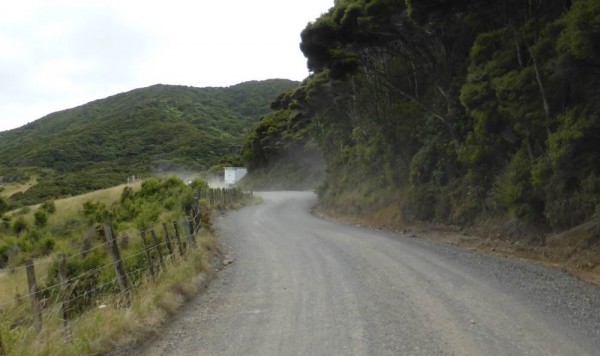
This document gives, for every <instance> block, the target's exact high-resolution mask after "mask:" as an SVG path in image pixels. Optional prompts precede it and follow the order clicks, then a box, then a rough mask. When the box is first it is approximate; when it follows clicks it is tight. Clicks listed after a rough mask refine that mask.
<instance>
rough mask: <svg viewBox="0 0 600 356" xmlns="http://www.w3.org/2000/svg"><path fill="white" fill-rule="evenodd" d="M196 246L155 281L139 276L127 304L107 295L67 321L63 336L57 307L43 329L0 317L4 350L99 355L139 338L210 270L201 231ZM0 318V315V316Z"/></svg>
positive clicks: (207, 241) (210, 242)
mask: <svg viewBox="0 0 600 356" xmlns="http://www.w3.org/2000/svg"><path fill="white" fill-rule="evenodd" d="M199 242H200V243H199V246H201V247H199V248H197V249H195V250H191V251H188V253H187V254H186V255H185V256H184V258H176V259H173V260H170V261H168V264H167V268H166V269H165V270H164V271H162V272H161V273H160V274H159V276H158V278H157V279H156V281H151V280H150V279H144V280H143V281H142V283H141V285H140V286H139V288H137V289H136V290H135V291H133V293H132V297H131V299H132V305H131V307H129V308H126V307H124V303H123V296H114V297H111V298H107V299H106V300H103V301H101V302H100V303H99V305H98V306H97V307H96V308H94V309H93V310H90V311H88V312H86V313H84V314H83V315H81V316H80V317H79V318H77V319H76V320H73V321H72V324H71V340H72V341H67V332H66V331H65V329H64V327H63V324H62V320H61V316H60V310H59V308H57V307H55V308H50V309H49V310H47V311H46V312H45V313H44V329H43V331H42V333H41V334H40V335H36V333H35V331H34V330H33V327H30V326H29V327H16V328H13V329H12V330H10V331H9V329H10V328H9V327H8V326H7V325H6V324H5V323H2V322H0V334H1V335H2V337H3V339H4V344H5V346H6V348H7V350H8V354H9V355H13V354H14V355H80V354H101V353H106V352H108V351H110V350H114V349H115V348H119V347H122V346H127V345H132V344H135V343H139V342H141V341H142V340H143V339H144V338H147V336H148V335H151V334H154V333H156V330H157V328H158V327H160V325H161V324H162V323H164V322H165V320H167V318H168V316H169V315H172V314H174V313H176V312H177V310H178V309H179V308H180V307H181V306H182V305H183V304H184V302H185V300H187V299H189V298H190V297H192V296H193V295H195V294H196V293H197V292H198V289H199V287H200V286H201V284H202V282H203V281H204V280H206V279H207V278H208V277H209V276H210V274H211V269H210V268H209V253H208V252H207V251H206V250H205V249H204V248H203V247H202V246H214V244H215V242H214V237H213V236H212V235H211V234H210V233H208V232H204V233H203V234H202V236H200V237H199ZM2 319H3V318H0V321H2Z"/></svg>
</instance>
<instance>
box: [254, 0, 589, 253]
mask: <svg viewBox="0 0 600 356" xmlns="http://www.w3.org/2000/svg"><path fill="white" fill-rule="evenodd" d="M301 37H302V43H301V49H302V51H303V53H304V55H305V56H306V57H307V59H308V66H309V69H310V70H311V71H312V72H313V75H311V76H310V77H309V78H307V79H306V80H305V81H304V82H303V83H302V85H301V86H299V87H298V88H296V89H295V90H291V91H287V92H286V93H285V94H284V95H283V97H282V99H281V100H282V102H285V103H286V106H285V107H281V108H275V109H276V111H275V112H274V113H273V114H270V116H268V118H267V119H265V120H263V121H261V122H260V123H259V124H257V125H256V126H255V127H254V129H253V131H252V132H251V133H250V134H249V135H248V140H247V143H246V146H245V150H244V157H245V158H246V160H247V161H248V162H249V165H250V167H251V168H254V169H257V170H261V169H265V168H266V167H269V166H271V165H273V164H274V162H277V160H278V158H279V157H280V156H281V155H282V152H285V150H286V149H287V147H290V146H292V145H296V146H297V145H303V144H307V143H310V141H315V142H317V144H318V146H319V148H320V150H321V152H322V153H323V155H324V157H325V160H326V163H327V178H326V182H325V183H324V184H322V185H321V186H320V188H319V189H318V193H319V198H320V202H321V204H322V205H323V206H325V207H328V208H331V209H339V210H342V211H344V212H350V213H361V212H366V211H374V210H377V209H380V208H383V207H388V206H393V207H395V208H394V210H395V211H397V212H398V218H399V219H401V220H402V221H436V222H442V223H449V224H456V225H463V226H464V225H473V224H483V223H485V222H486V221H494V220H496V221H502V222H506V226H507V231H509V233H510V235H511V236H524V235H525V234H524V231H532V230H538V231H539V230H541V231H542V232H557V231H562V230H565V229H569V228H571V227H573V226H577V225H578V224H581V223H584V222H586V221H588V220H590V219H597V218H598V217H600V165H599V164H598V162H599V161H600V104H599V103H600V100H598V99H599V98H600V86H599V84H600V46H599V43H600V2H598V1H593V0H576V1H564V0H549V1H517V0H493V1H487V2H485V4H483V2H480V1H446V0H427V1H412V0H410V1H409V0H407V1H404V0H398V1H387V0H341V1H336V2H335V6H334V7H333V8H331V9H330V10H329V11H328V12H327V13H325V14H323V15H322V16H321V17H320V18H319V19H317V20H316V21H315V22H313V23H310V24H308V26H307V27H306V28H305V29H304V31H303V32H302V34H301ZM305 133H308V135H305ZM300 172H302V171H300ZM543 236H546V235H544V234H542V238H541V240H539V241H541V242H542V243H543ZM595 236H596V237H595V238H596V241H597V240H598V239H597V236H600V234H598V233H597V234H596V235H595ZM539 241H538V242H539Z"/></svg>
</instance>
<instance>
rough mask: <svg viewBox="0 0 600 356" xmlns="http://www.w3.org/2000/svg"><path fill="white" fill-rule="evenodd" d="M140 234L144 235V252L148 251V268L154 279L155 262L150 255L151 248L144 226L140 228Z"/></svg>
mask: <svg viewBox="0 0 600 356" xmlns="http://www.w3.org/2000/svg"><path fill="white" fill-rule="evenodd" d="M140 235H142V244H143V245H144V253H146V260H147V261H148V268H149V269H150V277H152V280H154V262H153V261H152V256H151V255H150V249H149V248H148V242H147V241H146V231H145V230H144V228H141V229H140Z"/></svg>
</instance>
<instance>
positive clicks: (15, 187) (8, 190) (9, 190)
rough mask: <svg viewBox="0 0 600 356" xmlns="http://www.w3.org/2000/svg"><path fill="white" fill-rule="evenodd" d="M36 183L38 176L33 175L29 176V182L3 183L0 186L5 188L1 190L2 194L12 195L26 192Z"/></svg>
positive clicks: (0, 194) (5, 195) (0, 193)
mask: <svg viewBox="0 0 600 356" xmlns="http://www.w3.org/2000/svg"><path fill="white" fill-rule="evenodd" d="M36 184H37V177H36V176H31V178H29V181H28V182H26V183H22V184H18V183H15V184H13V183H10V184H3V185H0V187H2V188H4V189H3V190H2V191H1V192H0V196H4V197H10V196H11V195H14V194H17V193H24V192H25V191H27V190H28V189H29V188H31V187H33V186H34V185H36Z"/></svg>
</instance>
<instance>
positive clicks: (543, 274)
mask: <svg viewBox="0 0 600 356" xmlns="http://www.w3.org/2000/svg"><path fill="white" fill-rule="evenodd" d="M260 195H261V196H262V197H263V199H264V203H263V204H261V205H257V206H254V207H249V208H244V209H241V210H239V211H236V212H231V213H228V214H227V216H224V217H222V218H221V219H220V220H219V222H218V232H219V235H220V240H221V243H222V245H223V247H224V250H225V251H226V254H227V255H228V258H232V259H235V261H234V263H232V264H231V265H229V266H227V267H223V270H222V271H220V272H218V274H217V278H216V279H215V280H214V281H213V282H212V284H211V285H210V287H209V288H208V290H207V292H206V293H204V294H202V295H200V296H199V297H197V298H196V299H195V300H193V301H192V302H191V303H190V304H189V305H188V306H187V307H186V308H185V309H184V311H183V312H182V314H181V316H179V317H178V318H177V319H176V320H175V321H174V322H173V323H172V324H170V325H169V327H168V328H167V330H165V332H164V333H163V334H162V336H161V337H159V338H158V339H157V340H156V341H155V342H153V343H151V344H149V345H148V346H147V347H146V348H144V350H140V354H144V355H525V354H528V355H600V288H598V287H595V286H592V285H589V284H586V283H583V282H580V281H578V280H576V279H575V278H573V277H571V276H569V275H567V274H566V273H564V272H562V271H559V270H555V269H550V268H546V267H542V266H539V265H535V264H531V263H526V262H521V261H514V260H509V259H505V258H500V257H494V256H487V255H484V254H481V253H477V252H472V251H465V250H461V249H459V248H456V247H453V246H449V245H445V244H440V243H437V242H433V241H427V240H422V239H418V238H411V237H408V236H402V235H398V234H394V233H389V232H384V231H372V230H368V229H363V228H358V227H354V226H347V225H339V224H335V223H331V222H328V221H324V220H321V219H318V218H316V217H314V216H312V215H311V214H310V208H311V206H312V205H314V203H315V197H314V195H313V194H312V193H305V192H273V193H261V194H260Z"/></svg>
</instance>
